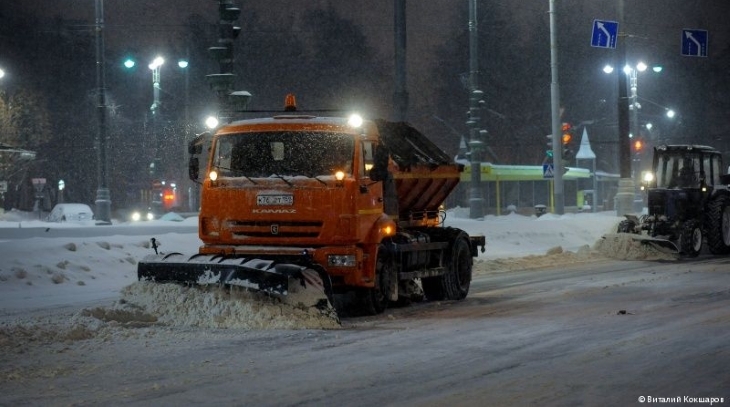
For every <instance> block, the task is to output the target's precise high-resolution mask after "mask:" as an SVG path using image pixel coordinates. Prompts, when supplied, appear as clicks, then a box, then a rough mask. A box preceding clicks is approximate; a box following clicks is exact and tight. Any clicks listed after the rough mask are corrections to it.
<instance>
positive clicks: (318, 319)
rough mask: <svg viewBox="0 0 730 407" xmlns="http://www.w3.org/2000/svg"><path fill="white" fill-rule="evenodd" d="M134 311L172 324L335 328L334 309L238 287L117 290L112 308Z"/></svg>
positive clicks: (143, 286)
mask: <svg viewBox="0 0 730 407" xmlns="http://www.w3.org/2000/svg"><path fill="white" fill-rule="evenodd" d="M119 308H121V309H133V310H139V311H141V312H143V313H144V315H149V316H151V317H153V318H154V319H155V321H157V322H159V323H162V324H165V325H174V326H199V327H206V328H239V329H312V328H314V329H329V328H337V327H339V322H338V319H337V316H336V313H335V312H334V311H333V310H325V311H322V310H320V309H318V308H317V307H314V306H305V305H303V304H289V303H285V302H283V301H281V300H280V299H278V298H275V297H271V296H267V295H263V294H259V293H253V292H249V291H246V290H238V289H227V290H223V289H219V288H211V289H206V288H204V287H185V286H181V285H178V284H159V283H150V282H137V283H134V284H131V285H129V286H127V287H125V288H124V289H123V290H122V298H121V300H120V301H119V302H118V303H117V304H116V305H115V307H114V308H111V309H110V310H109V311H114V310H115V309H119Z"/></svg>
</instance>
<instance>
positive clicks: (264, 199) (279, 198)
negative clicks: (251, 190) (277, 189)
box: [256, 195, 294, 205]
mask: <svg viewBox="0 0 730 407" xmlns="http://www.w3.org/2000/svg"><path fill="white" fill-rule="evenodd" d="M256 204H257V205H294V195H258V196H256Z"/></svg>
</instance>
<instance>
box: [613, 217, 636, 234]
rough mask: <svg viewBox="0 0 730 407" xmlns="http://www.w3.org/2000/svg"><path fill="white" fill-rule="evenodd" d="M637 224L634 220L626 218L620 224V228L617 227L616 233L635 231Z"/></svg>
mask: <svg viewBox="0 0 730 407" xmlns="http://www.w3.org/2000/svg"><path fill="white" fill-rule="evenodd" d="M635 227H636V225H634V222H632V221H630V220H628V219H624V220H622V221H621V222H619V224H618V228H616V233H635V232H634V228H635Z"/></svg>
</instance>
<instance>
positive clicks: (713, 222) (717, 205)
mask: <svg viewBox="0 0 730 407" xmlns="http://www.w3.org/2000/svg"><path fill="white" fill-rule="evenodd" d="M705 230H706V231H707V246H708V248H709V250H710V253H712V254H727V253H730V197H728V196H726V195H720V196H718V197H716V198H715V199H713V200H711V201H710V203H708V204H707V217H706V218H705Z"/></svg>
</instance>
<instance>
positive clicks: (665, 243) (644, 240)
mask: <svg viewBox="0 0 730 407" xmlns="http://www.w3.org/2000/svg"><path fill="white" fill-rule="evenodd" d="M630 235H631V238H632V239H634V240H636V241H638V242H640V243H641V244H647V245H650V246H652V247H654V248H655V249H657V250H659V251H660V252H662V253H667V254H679V248H678V247H677V245H676V244H674V243H673V242H672V241H669V240H666V239H658V238H656V237H651V236H646V235H639V234H633V233H630Z"/></svg>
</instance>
